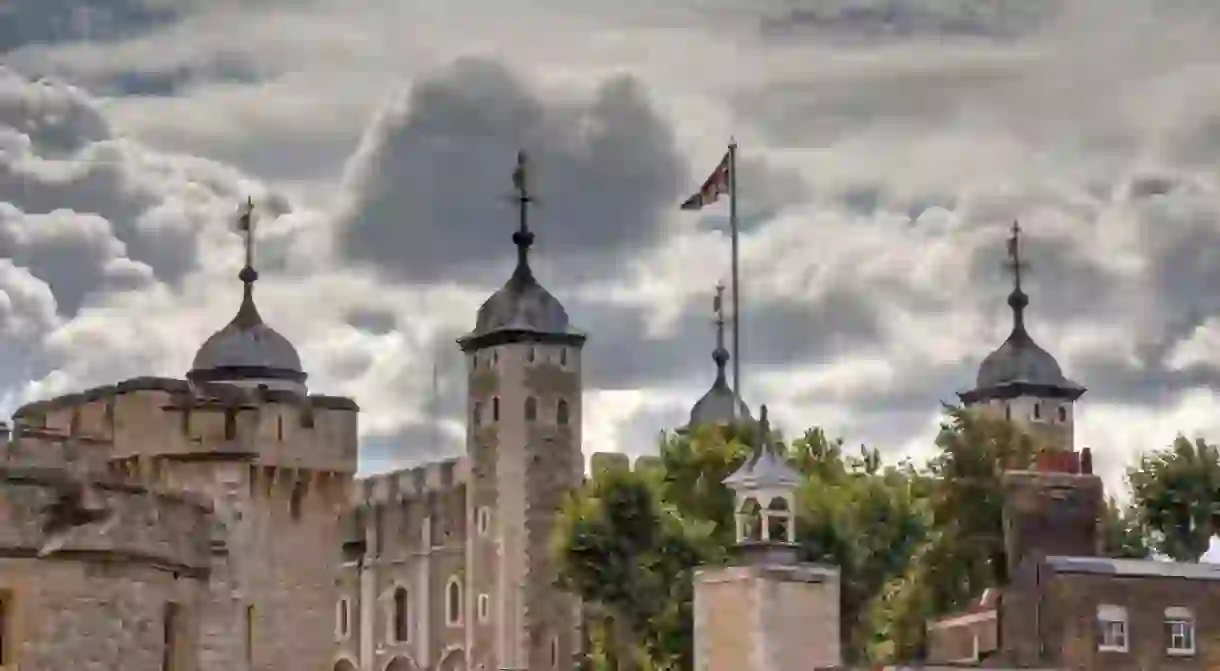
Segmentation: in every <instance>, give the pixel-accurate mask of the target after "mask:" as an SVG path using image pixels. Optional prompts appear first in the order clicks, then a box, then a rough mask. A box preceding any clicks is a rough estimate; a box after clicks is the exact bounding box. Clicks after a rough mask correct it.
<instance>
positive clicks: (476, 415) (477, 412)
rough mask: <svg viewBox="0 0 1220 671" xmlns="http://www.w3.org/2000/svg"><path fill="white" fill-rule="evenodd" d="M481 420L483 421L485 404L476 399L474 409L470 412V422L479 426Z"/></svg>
mask: <svg viewBox="0 0 1220 671" xmlns="http://www.w3.org/2000/svg"><path fill="white" fill-rule="evenodd" d="M481 421H483V404H482V403H480V402H479V401H475V403H474V410H472V411H471V413H470V423H471V424H474V425H475V426H478V425H479V422H481Z"/></svg>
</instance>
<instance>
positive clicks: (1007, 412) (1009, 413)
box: [1004, 403, 1012, 421]
mask: <svg viewBox="0 0 1220 671" xmlns="http://www.w3.org/2000/svg"><path fill="white" fill-rule="evenodd" d="M1004 419H1007V420H1009V421H1012V406H1011V405H1008V404H1007V403H1005V404H1004Z"/></svg>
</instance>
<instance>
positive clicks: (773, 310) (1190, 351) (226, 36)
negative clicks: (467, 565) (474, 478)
mask: <svg viewBox="0 0 1220 671" xmlns="http://www.w3.org/2000/svg"><path fill="white" fill-rule="evenodd" d="M1218 24H1220V6H1217V5H1216V4H1215V3H1214V2H1211V1H1210V0H1156V2H1153V1H1152V0H1124V1H1123V2H1114V1H1113V0H1079V1H1066V0H1062V1H1053V0H943V1H942V0H907V1H900V0H671V1H670V2H664V3H656V2H642V1H640V0H620V1H619V2H613V3H605V2H602V3H590V2H587V1H585V0H565V1H563V2H559V1H557V0H494V1H491V0H457V1H456V2H447V3H436V2H409V1H406V0H366V1H365V2H360V3H352V2H342V1H340V0H206V1H204V0H197V1H195V0H191V1H188V0H16V3H15V4H14V3H13V2H8V3H5V4H4V6H3V8H0V64H3V65H0V410H2V411H4V412H6V413H7V412H9V411H11V410H12V409H14V408H15V407H16V406H17V405H19V404H20V403H22V402H25V401H27V400H33V399H36V398H41V397H46V396H49V395H54V394H58V393H63V392H67V391H72V390H75V389H79V388H81V387H85V386H89V385H95V384H103V383H107V382H113V381H115V380H118V379H121V378H124V377H129V376H136V375H149V374H151V375H174V376H180V375H182V374H183V373H184V372H185V370H186V369H187V368H188V367H189V365H190V361H191V357H192V355H193V353H194V350H195V348H196V347H197V345H198V343H200V342H202V341H203V339H204V338H206V337H207V335H208V334H209V333H211V332H212V331H214V330H216V329H217V328H219V327H221V326H222V325H223V324H224V323H226V322H227V321H228V320H229V319H230V318H231V317H232V315H233V313H234V311H235V310H236V306H237V303H238V300H239V291H240V289H239V285H238V283H237V281H236V279H235V277H236V274H237V271H238V269H239V267H240V264H241V242H240V239H239V238H238V237H237V236H236V235H234V234H233V232H232V230H233V229H232V219H233V215H234V212H235V211H236V208H237V205H238V204H239V203H240V202H242V201H244V200H245V198H246V196H247V195H248V194H250V195H253V197H254V198H255V200H256V202H257V203H258V204H259V207H260V211H261V213H262V219H261V222H260V229H259V238H260V247H259V265H260V269H261V270H262V279H261V280H260V282H259V284H258V289H257V296H258V301H259V305H260V309H261V311H262V314H263V316H264V318H266V319H267V320H268V321H269V322H270V323H271V324H273V325H274V326H275V327H276V328H277V329H278V330H280V331H281V332H282V333H284V334H285V335H287V336H288V337H289V338H290V339H291V340H292V341H293V342H294V343H296V345H297V346H298V348H299V349H300V351H301V355H302V358H303V360H304V363H305V365H306V368H307V370H308V372H309V374H310V386H311V389H313V390H314V391H317V392H322V393H331V394H345V395H350V396H352V397H354V398H355V399H356V400H358V402H359V403H360V404H361V406H362V407H363V409H364V412H363V415H362V431H363V433H364V439H365V440H364V447H363V451H362V452H363V453H362V469H363V470H364V471H365V472H373V471H379V470H385V469H387V468H390V467H393V466H396V465H406V464H409V463H413V462H418V461H421V460H424V459H428V458H432V457H434V456H437V455H439V454H442V453H449V454H452V453H454V452H456V451H457V450H459V449H460V447H459V444H458V440H457V436H459V435H460V431H461V425H460V421H461V400H460V399H461V394H462V386H463V380H462V378H461V375H460V372H459V371H460V365H458V364H459V363H460V360H459V358H458V352H457V349H456V346H455V345H454V344H453V338H454V337H455V336H457V335H458V334H460V333H462V332H463V331H465V330H467V329H469V328H470V327H471V326H472V324H473V318H474V311H475V310H476V308H477V307H478V305H479V303H480V302H481V301H482V299H483V298H485V297H486V296H487V294H488V293H489V292H490V291H492V290H494V289H495V288H496V287H497V286H498V285H499V284H500V283H502V282H503V280H504V279H505V278H506V277H507V274H508V272H509V270H510V266H511V262H512V258H513V250H512V247H511V243H510V240H509V236H510V235H511V232H512V228H513V223H514V222H513V213H512V211H511V209H510V208H508V207H507V206H506V205H505V204H504V202H503V198H502V197H503V195H504V194H505V193H506V192H507V191H508V189H509V187H510V181H509V174H510V171H511V168H512V164H513V161H514V152H515V151H516V149H517V148H518V147H522V146H524V147H526V148H527V149H529V150H530V151H531V152H532V153H533V155H534V157H535V160H536V172H535V174H536V177H535V185H536V187H537V189H538V191H539V192H541V194H542V195H543V198H544V199H545V202H544V203H543V205H542V207H541V208H540V209H539V211H538V213H537V215H536V219H535V221H536V229H535V230H536V232H537V234H538V242H537V244H536V246H535V252H536V253H535V255H534V257H535V259H536V261H535V268H536V271H537V274H538V275H539V276H540V278H541V279H542V281H543V282H544V283H545V284H547V285H548V286H549V287H550V288H551V289H552V290H553V291H554V293H556V294H557V295H558V296H559V297H560V299H561V300H563V301H564V303H565V305H566V306H567V309H568V312H569V314H570V315H571V317H572V319H573V321H574V323H575V324H576V325H577V326H578V327H579V328H582V329H583V330H586V331H587V332H589V334H590V340H589V344H588V346H587V348H586V354H585V356H586V362H587V369H586V370H587V378H586V393H585V397H584V402H585V427H584V428H585V437H586V444H585V449H586V451H595V450H615V451H624V452H629V453H633V454H639V453H645V452H647V451H649V450H650V449H653V446H654V444H655V437H656V434H657V432H659V431H660V430H662V429H665V428H672V427H674V426H676V425H679V424H681V423H682V422H683V421H684V419H685V416H686V413H687V412H688V411H689V408H690V405H691V404H692V403H693V402H694V401H695V400H696V399H697V398H698V397H699V396H700V395H701V394H702V393H703V391H705V390H706V388H707V387H708V386H709V385H710V383H711V380H712V376H713V372H714V369H713V365H712V362H711V357H710V352H711V349H712V346H713V342H714V337H713V331H712V327H711V322H710V320H711V315H710V307H711V296H712V294H713V291H714V289H713V287H714V285H715V284H716V282H717V281H718V280H722V279H725V278H727V275H728V267H729V255H728V249H729V246H728V239H727V236H726V234H725V229H726V221H727V219H726V213H725V211H724V208H723V207H719V206H717V207H713V208H709V209H707V210H705V211H704V212H701V213H697V214H692V213H683V212H679V211H678V209H677V207H676V206H677V204H678V203H679V202H680V201H681V200H682V199H683V198H684V197H685V196H686V195H688V194H689V192H690V191H691V190H692V189H693V188H694V187H695V186H697V185H698V183H699V182H700V181H702V179H703V178H704V177H705V176H706V173H707V172H708V171H709V170H710V169H711V168H712V167H713V166H714V165H715V163H716V162H717V161H718V160H719V159H720V156H721V154H722V153H723V151H724V147H725V143H726V140H727V139H728V138H729V137H730V136H731V135H732V136H735V137H736V138H737V140H738V142H739V144H740V147H741V176H740V179H739V184H740V187H741V191H742V193H741V198H742V206H741V207H742V228H743V238H742V264H743V265H742V278H743V287H744V288H743V312H742V320H743V325H744V327H743V328H744V336H743V343H744V356H743V361H744V375H745V377H746V381H745V385H744V394H745V397H746V399H747V401H748V402H749V403H750V404H751V406H753V407H755V408H757V406H758V405H759V404H760V403H763V402H765V403H767V404H769V406H770V407H771V408H772V412H773V415H774V416H775V417H776V418H777V420H778V423H779V425H780V427H781V428H782V429H784V430H785V431H786V432H787V433H789V434H793V433H798V432H799V431H800V430H802V429H803V428H804V427H807V426H811V425H822V426H825V427H827V428H828V429H829V430H830V431H831V432H833V433H837V434H841V435H843V436H844V437H846V438H847V439H848V440H849V441H850V442H867V443H868V444H870V445H874V446H877V447H880V448H881V449H882V450H884V451H886V452H887V453H890V454H893V455H895V456H897V455H900V454H912V453H919V452H923V451H926V449H927V447H928V445H929V444H930V440H931V437H932V435H933V433H934V430H935V427H936V425H937V422H938V419H939V403H940V402H941V401H942V400H945V401H948V400H952V399H953V398H954V392H956V391H960V390H964V389H966V388H969V387H970V386H971V384H972V382H973V378H974V372H975V369H976V367H977V364H978V362H979V361H980V360H981V359H982V357H983V356H985V355H986V354H987V352H989V351H990V350H991V349H993V348H995V347H996V346H998V345H999V344H1000V343H1001V342H1002V341H1003V339H1004V337H1005V335H1006V334H1007V331H1008V329H1009V326H1010V318H1009V314H1008V311H1007V308H1006V306H1005V304H1004V297H1005V294H1006V292H1007V290H1008V279H1007V278H1006V276H1005V274H1004V271H1003V269H1002V265H1001V262H1002V258H1003V251H1004V245H1003V240H1004V238H1005V236H1006V235H1007V226H1008V225H1009V223H1010V222H1011V220H1012V219H1013V218H1014V217H1020V218H1021V220H1022V222H1023V226H1024V228H1025V230H1026V233H1027V237H1028V239H1029V257H1030V260H1031V265H1032V269H1031V276H1030V279H1029V285H1028V290H1029V293H1030V295H1031V299H1032V305H1031V309H1030V320H1031V330H1032V332H1033V334H1034V336H1035V337H1036V338H1037V339H1038V340H1039V342H1041V343H1042V344H1043V345H1044V346H1045V347H1046V348H1047V349H1048V350H1050V351H1051V352H1053V353H1054V354H1055V355H1056V356H1057V357H1058V358H1059V361H1060V362H1061V363H1062V364H1063V366H1064V368H1065V370H1066V372H1067V373H1068V375H1069V376H1071V377H1072V378H1074V379H1076V380H1078V381H1079V382H1081V383H1082V384H1084V385H1085V386H1086V387H1088V388H1089V392H1088V393H1087V394H1086V395H1085V397H1084V398H1083V400H1082V402H1081V407H1080V410H1079V415H1078V417H1079V421H1080V425H1079V439H1080V442H1081V443H1082V444H1084V445H1089V446H1092V447H1093V448H1094V450H1095V452H1096V453H1097V455H1098V461H1099V466H1100V468H1101V469H1102V470H1104V471H1105V472H1106V473H1107V475H1108V476H1109V480H1110V482H1111V484H1112V485H1113V484H1117V483H1118V477H1119V474H1120V473H1121V471H1122V469H1123V467H1124V466H1125V465H1126V464H1127V463H1128V462H1129V460H1130V458H1131V456H1132V455H1133V454H1134V453H1135V451H1137V450H1139V449H1141V448H1149V447H1159V446H1163V445H1165V444H1167V443H1168V442H1169V441H1170V440H1172V438H1173V437H1174V435H1175V434H1176V433H1177V432H1179V431H1181V432H1184V433H1186V434H1191V435H1193V434H1202V435H1206V436H1210V437H1212V438H1214V439H1216V440H1220V412H1218V410H1220V399H1218V397H1217V390H1218V389H1220V367H1218V366H1220V244H1218V243H1220V216H1218V215H1220V172H1218V170H1217V168H1218V167H1220V88H1218V87H1217V86H1216V82H1217V81H1220V42H1218V41H1216V40H1215V35H1216V30H1217V28H1220V25H1218ZM434 365H436V366H437V367H438V369H439V371H440V374H439V378H440V384H439V389H440V393H439V397H440V403H439V406H440V407H439V413H433V412H432V411H431V410H430V404H429V402H428V400H429V398H430V396H431V393H432V387H433V384H432V379H433V376H432V370H433V366H434ZM438 414H439V416H440V417H441V418H442V420H443V422H442V431H441V435H442V440H441V444H439V445H438V444H437V442H436V441H435V440H434V439H433V438H432V434H433V431H431V429H430V426H431V425H432V419H431V418H432V417H433V416H434V415H438Z"/></svg>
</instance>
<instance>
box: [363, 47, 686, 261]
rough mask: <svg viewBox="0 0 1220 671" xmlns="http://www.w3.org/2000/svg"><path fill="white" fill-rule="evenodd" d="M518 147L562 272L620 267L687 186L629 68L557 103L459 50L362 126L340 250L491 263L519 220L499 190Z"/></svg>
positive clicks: (542, 230)
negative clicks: (402, 101)
mask: <svg viewBox="0 0 1220 671" xmlns="http://www.w3.org/2000/svg"><path fill="white" fill-rule="evenodd" d="M522 147H523V148H525V149H526V150H527V151H528V152H529V153H530V155H531V157H532V159H531V160H532V168H531V181H532V188H533V189H534V190H535V191H536V192H537V193H538V194H539V195H540V198H541V200H542V204H541V206H540V207H538V208H536V209H535V214H534V218H535V219H534V220H535V227H536V229H537V231H538V233H539V235H540V236H541V237H544V238H545V245H546V249H547V253H548V256H549V258H551V259H553V260H554V262H555V263H556V264H557V265H558V268H559V269H560V270H561V271H562V272H563V274H564V276H565V277H582V276H586V277H587V276H593V275H596V274H599V273H604V272H607V271H614V270H617V269H618V267H619V263H621V262H623V261H624V260H626V259H629V258H631V257H632V256H633V255H634V254H635V253H636V252H637V251H638V250H639V249H641V248H643V247H646V246H648V245H650V244H651V243H652V242H654V241H655V240H656V239H658V237H659V236H660V234H661V226H660V222H661V217H662V216H663V215H664V214H667V213H669V212H670V211H672V210H673V209H675V208H676V203H677V202H678V201H677V198H678V195H679V193H680V192H681V191H682V190H683V189H685V188H687V187H688V186H689V185H690V182H689V180H687V179H686V178H685V170H684V164H683V162H682V160H681V159H680V157H679V156H678V155H677V153H676V149H675V147H674V141H673V137H672V133H671V131H670V129H669V127H668V126H667V125H666V123H665V122H664V121H663V120H662V119H661V118H660V117H658V116H657V114H656V112H654V111H653V109H652V108H651V106H650V104H649V102H648V100H647V97H646V95H645V93H644V91H643V90H642V89H641V87H640V85H639V84H638V83H636V82H635V81H634V80H633V79H631V78H629V77H617V78H614V79H611V80H608V81H606V82H604V83H603V84H602V85H601V87H600V88H599V89H598V91H597V93H596V95H595V96H594V97H593V99H592V100H589V101H586V102H576V103H574V102H551V101H547V100H543V99H541V98H539V97H537V96H536V95H535V94H534V93H533V92H531V91H530V90H528V89H527V88H525V86H524V85H523V84H522V83H521V82H519V81H518V80H517V79H516V78H515V77H514V76H513V75H512V74H510V73H509V72H507V71H506V70H505V69H504V68H503V67H502V66H500V65H498V64H495V63H492V62H488V61H483V60H474V59H463V60H459V61H458V62H456V63H455V64H453V65H452V66H451V67H449V68H446V69H445V70H443V71H441V72H439V73H436V74H434V75H432V76H431V77H430V78H427V79H424V80H422V81H420V82H419V83H418V84H416V85H415V86H414V87H413V88H412V90H411V93H410V96H409V99H408V101H407V104H406V106H405V107H404V108H403V109H402V111H401V112H400V113H390V114H387V115H385V116H384V117H383V118H382V119H381V120H380V121H379V122H378V123H376V124H375V126H374V128H373V129H372V130H371V131H370V134H369V135H368V136H367V137H366V142H365V145H364V147H363V149H362V151H361V153H360V154H359V155H358V157H357V159H356V163H355V166H354V169H353V170H352V171H351V172H350V173H349V183H348V185H347V188H348V189H349V192H350V193H349V195H350V197H351V208H350V209H349V210H348V211H347V212H346V214H345V215H344V216H343V217H342V218H341V221H340V230H341V234H340V235H341V244H342V247H343V250H344V251H345V252H346V254H347V255H349V256H350V257H352V258H354V259H359V260H364V261H371V262H373V263H374V264H376V265H377V266H378V267H379V268H380V269H381V270H383V271H385V272H386V273H388V274H390V275H391V276H394V277H397V278H401V279H405V280H408V281H436V280H440V279H455V278H458V277H461V278H463V279H468V278H470V276H471V273H476V274H487V273H489V272H491V271H490V270H489V269H488V268H487V265H488V263H489V262H493V263H494V262H495V261H497V260H499V259H501V258H503V255H504V253H505V248H506V247H507V244H506V240H507V238H508V237H509V235H510V233H511V231H512V229H513V228H514V224H515V222H516V215H515V214H514V212H513V210H512V209H511V208H510V206H509V205H508V204H507V203H506V202H505V200H506V199H505V195H506V194H508V193H509V192H510V190H511V181H510V175H511V173H512V170H513V165H514V162H515V156H516V152H517V150H518V148H522ZM480 271H485V272H484V273H480ZM495 272H496V273H498V270H497V271H495ZM491 277H494V278H495V279H501V278H498V277H496V276H495V275H491Z"/></svg>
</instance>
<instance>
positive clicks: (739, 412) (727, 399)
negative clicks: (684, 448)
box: [679, 285, 754, 433]
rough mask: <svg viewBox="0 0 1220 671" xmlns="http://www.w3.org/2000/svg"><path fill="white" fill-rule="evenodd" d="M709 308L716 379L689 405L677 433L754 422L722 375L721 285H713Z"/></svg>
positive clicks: (726, 358) (724, 355)
mask: <svg viewBox="0 0 1220 671" xmlns="http://www.w3.org/2000/svg"><path fill="white" fill-rule="evenodd" d="M713 310H714V312H715V313H716V321H715V324H716V349H715V350H712V360H713V361H715V362H716V380H715V381H714V382H712V388H711V389H709V390H708V391H707V393H706V394H704V395H703V397H702V398H700V399H699V401H698V402H696V403H695V405H694V407H692V408H691V411H690V422H689V423H688V424H687V425H686V426H685V427H682V428H681V429H679V432H680V433H684V432H687V431H692V430H694V429H695V428H696V427H699V426H726V425H730V424H751V423H753V422H754V419H753V418H752V417H751V416H750V408H749V406H747V405H746V404H745V401H743V400H741V397H740V396H738V395H737V392H735V391H733V388H732V387H730V386H729V382H728V378H726V377H725V374H724V370H725V367H726V366H728V364H729V351H728V350H727V349H725V348H724V285H717V286H716V300H715V303H714V304H713Z"/></svg>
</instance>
